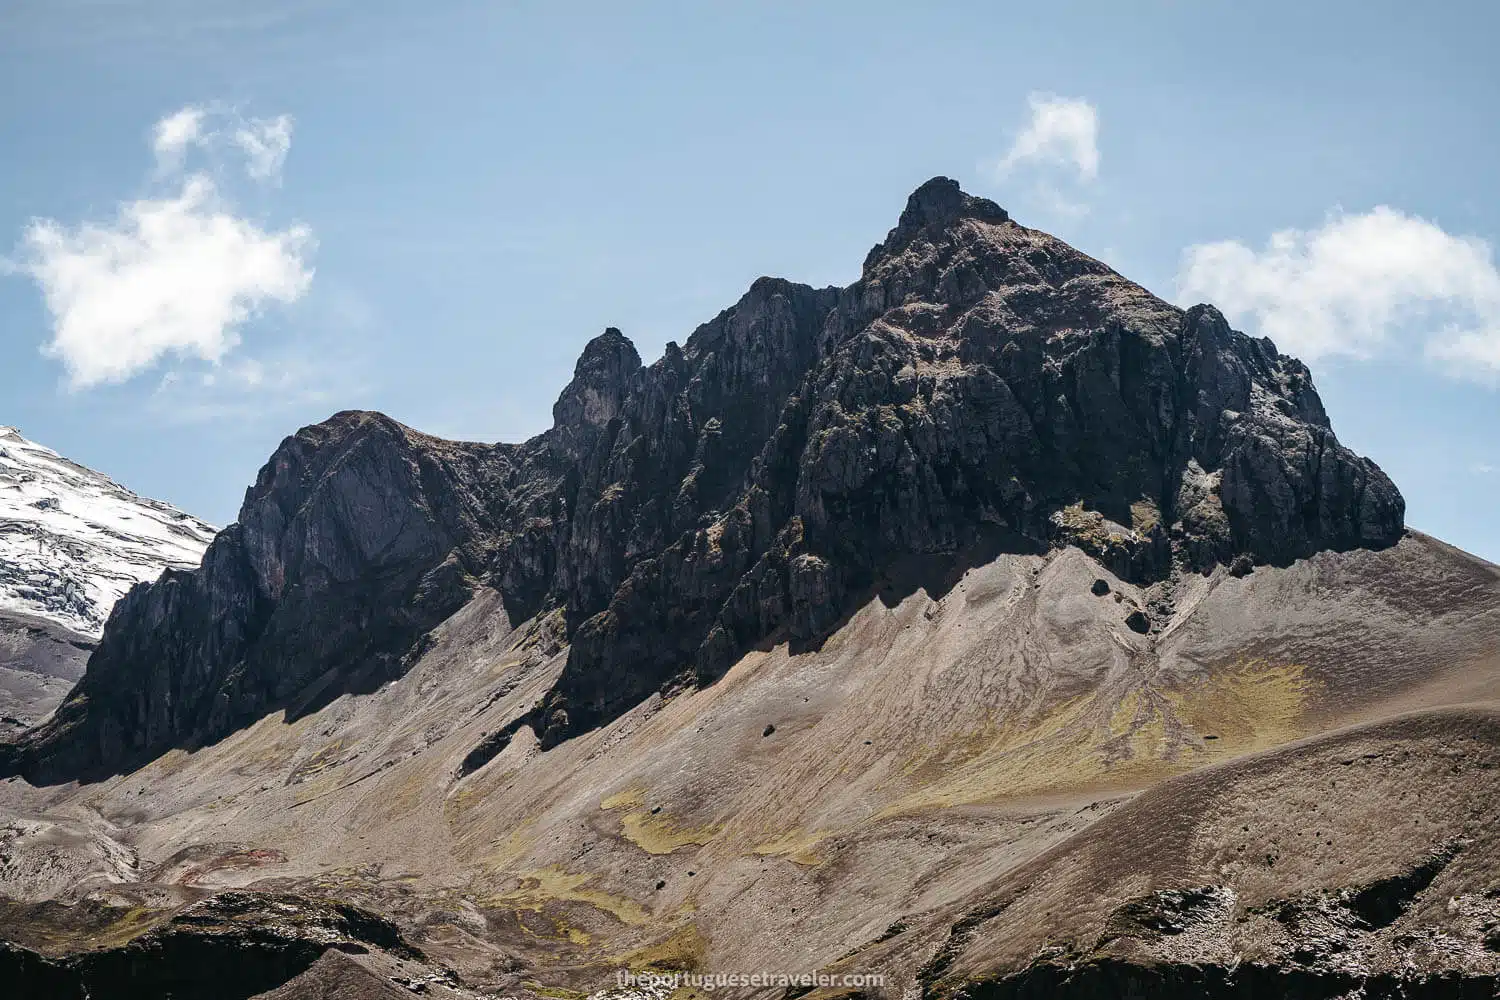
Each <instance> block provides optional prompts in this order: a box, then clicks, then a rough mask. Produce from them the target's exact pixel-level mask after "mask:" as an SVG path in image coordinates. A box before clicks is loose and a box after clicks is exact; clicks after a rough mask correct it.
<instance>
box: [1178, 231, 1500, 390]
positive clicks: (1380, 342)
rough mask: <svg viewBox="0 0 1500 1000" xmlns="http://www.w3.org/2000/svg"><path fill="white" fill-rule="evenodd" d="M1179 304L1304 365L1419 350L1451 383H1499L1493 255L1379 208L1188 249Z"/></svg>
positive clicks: (1498, 293) (1498, 284)
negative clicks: (1206, 309) (1222, 316)
mask: <svg viewBox="0 0 1500 1000" xmlns="http://www.w3.org/2000/svg"><path fill="white" fill-rule="evenodd" d="M1177 299H1178V301H1179V302H1181V303H1184V304H1188V303H1193V302H1200V301H1207V302H1212V303H1214V304H1215V305H1217V306H1219V308H1221V309H1223V310H1224V312H1225V313H1226V314H1227V315H1228V316H1229V317H1230V318H1231V319H1232V320H1233V321H1235V322H1237V323H1239V324H1242V325H1245V326H1246V327H1248V328H1251V329H1253V330H1254V331H1255V332H1256V333H1258V334H1260V335H1263V336H1268V337H1271V338H1272V339H1273V340H1275V341H1276V343H1277V344H1278V345H1279V346H1280V347H1281V348H1282V349H1283V350H1289V351H1291V352H1292V353H1294V354H1298V355H1300V356H1302V357H1303V358H1306V359H1308V360H1314V359H1317V358H1323V357H1331V356H1339V355H1342V356H1347V357H1354V358H1372V357H1377V356H1381V355H1384V354H1387V353H1391V352H1398V353H1399V352H1401V351H1403V350H1406V351H1410V350H1411V349H1412V348H1416V349H1419V351H1420V353H1422V354H1425V355H1426V356H1427V357H1428V358H1429V359H1431V360H1433V361H1434V362H1436V363H1438V364H1439V365H1440V366H1442V367H1444V368H1446V369H1447V370H1449V371H1450V372H1451V373H1453V374H1455V375H1457V376H1460V377H1468V378H1475V379H1479V380H1486V381H1487V380H1491V379H1494V378H1495V377H1496V376H1497V375H1500V271H1497V270H1496V267H1495V262H1494V259H1493V254H1492V251H1491V248H1490V245H1489V244H1488V243H1487V242H1485V241H1484V240H1481V239H1478V238H1476V237H1472V236H1455V235H1453V234H1450V233H1448V232H1446V231H1445V230H1443V229H1442V228H1441V227H1440V226H1438V225H1437V224H1436V223H1433V222H1430V221H1428V220H1426V219H1422V218H1418V217H1416V216H1413V215H1407V214H1405V213H1404V212H1401V211H1399V210H1397V209H1394V208H1390V207H1387V206H1380V207H1378V208H1375V209H1373V210H1372V211H1369V212H1365V213H1360V214H1346V213H1344V212H1334V213H1332V214H1331V215H1330V216H1329V217H1328V219H1327V221H1326V222H1325V223H1324V224H1323V225H1322V226H1321V227H1319V228H1317V229H1312V230H1298V229H1284V230H1281V231H1279V232H1276V233H1273V234H1272V235H1271V238H1270V239H1269V240H1268V241H1267V243H1266V245H1265V247H1264V249H1262V250H1254V249H1252V248H1251V247H1249V246H1247V245H1245V244H1244V243H1242V242H1240V241H1238V240H1225V241H1221V242H1217V243H1205V244H1199V245H1196V246H1192V247H1189V248H1188V249H1187V250H1186V251H1184V253H1183V255H1182V261H1181V266H1180V268H1179V270H1178V274H1177Z"/></svg>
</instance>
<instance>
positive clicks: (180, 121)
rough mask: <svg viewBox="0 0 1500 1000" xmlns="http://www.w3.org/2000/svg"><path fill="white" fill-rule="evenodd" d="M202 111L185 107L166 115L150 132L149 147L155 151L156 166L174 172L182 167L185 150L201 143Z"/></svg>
mask: <svg viewBox="0 0 1500 1000" xmlns="http://www.w3.org/2000/svg"><path fill="white" fill-rule="evenodd" d="M203 118H204V111H203V109H202V108H195V107H186V108H183V109H182V110H181V111H178V112H175V113H174V114H170V115H167V116H166V117H165V118H163V119H162V120H161V121H159V122H157V123H156V127H155V128H154V129H152V132H151V147H152V149H154V150H155V151H156V162H157V166H158V167H160V168H161V169H163V170H176V169H177V168H179V167H181V166H182V158H183V156H184V155H185V154H186V153H187V148H188V147H189V146H191V145H194V144H196V143H198V142H201V141H202V135H203Z"/></svg>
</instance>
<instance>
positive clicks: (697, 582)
mask: <svg viewBox="0 0 1500 1000" xmlns="http://www.w3.org/2000/svg"><path fill="white" fill-rule="evenodd" d="M553 417H554V420H553V426H552V427H551V429H549V430H548V431H546V432H544V433H543V434H541V435H539V436H538V437H536V438H533V439H532V440H530V441H527V442H524V443H522V444H475V443H460V442H451V441H443V440H440V439H437V438H432V437H429V436H427V435H424V434H421V433H419V432H417V431H414V430H412V429H410V428H407V427H404V426H402V425H401V424H399V423H397V422H395V421H393V420H391V419H389V418H387V417H384V416H382V415H380V414H374V413H365V412H345V413H340V414H336V415H335V416H334V417H332V418H331V419H330V420H328V421H326V422H324V423H322V424H318V425H315V426H312V427H306V428H303V429H302V430H300V431H298V432H297V433H296V434H295V435H293V436H291V437H289V438H287V439H286V440H285V441H283V442H282V444H281V445H280V447H278V448H277V450H276V452H275V454H273V455H272V457H271V459H270V461H269V462H268V463H267V465H266V466H265V468H264V469H262V471H261V473H260V475H259V477H258V478H257V481H256V483H255V485H254V486H253V487H252V488H251V489H250V490H249V491H248V492H247V494H246V498H245V503H244V505H243V507H242V509H241V512H240V517H239V521H238V522H237V523H236V524H235V525H231V526H230V527H228V528H226V529H225V530H224V531H222V532H220V533H219V535H218V536H217V537H216V538H215V539H214V541H213V543H212V545H211V546H210V547H209V549H208V551H207V553H206V554H205V556H204V559H203V563H202V566H201V568H199V569H195V570H172V571H168V572H167V573H165V574H163V576H162V577H161V579H160V580H158V581H157V582H156V583H154V584H152V585H150V586H147V587H140V588H137V589H135V590H133V591H131V593H130V594H129V595H128V596H127V597H126V598H125V599H124V600H122V601H121V602H120V604H119V606H118V608H117V610H116V612H115V614H114V615H113V617H112V618H111V620H110V622H109V625H108V627H107V628H106V630H105V634H104V636H103V638H102V640H101V642H100V644H99V648H98V650H97V651H96V652H95V653H94V655H93V657H92V658H91V660H90V662H89V667H88V671H87V674H86V675H85V676H84V678H83V680H82V681H81V682H80V683H79V684H78V686H77V687H76V688H75V689H74V691H73V692H72V693H71V694H70V695H69V696H68V698H67V700H66V701H65V702H64V703H63V704H62V705H61V706H60V707H59V708H58V710H57V711H56V712H55V713H54V714H53V716H52V717H51V718H50V719H48V720H47V721H46V722H45V723H43V724H42V725H39V726H37V727H34V728H33V729H30V730H28V731H27V732H26V733H24V734H22V735H21V736H19V737H17V738H15V739H13V740H12V741H11V742H9V743H7V744H0V773H6V774H10V775H13V776H16V777H12V778H11V779H10V780H8V781H5V782H4V783H0V811H3V813H4V814H7V815H11V816H13V817H14V819H13V820H12V821H11V822H10V825H9V827H7V828H6V829H8V831H9V832H8V833H0V855H3V857H4V861H3V862H0V864H3V867H0V889H3V892H4V895H5V896H6V897H8V898H9V900H10V901H9V902H8V903H4V904H0V935H3V936H4V937H5V938H7V939H8V940H9V941H10V942H12V944H11V946H10V947H9V949H8V950H0V968H3V969H4V970H6V971H7V972H9V973H10V974H11V975H13V976H16V977H30V978H29V979H26V978H22V979H19V980H17V981H20V982H32V983H37V984H42V983H46V984H48V988H49V989H53V990H54V992H56V993H57V995H79V996H81V995H85V991H87V995H89V996H94V997H96V998H97V997H100V996H136V995H139V996H154V995H159V994H160V993H162V992H163V991H170V992H172V994H173V995H174V996H179V997H183V996H204V997H207V996H215V997H218V996H226V995H229V994H226V993H225V992H224V990H225V989H226V988H227V987H226V985H225V975H224V971H225V969H226V968H233V969H234V970H236V974H235V977H234V979H235V983H236V985H235V986H234V992H233V995H234V996H250V995H253V994H255V993H257V992H260V991H266V990H271V989H275V990H276V992H275V994H274V995H275V996H277V997H280V998H289V997H298V996H322V995H327V993H328V990H331V989H333V988H334V987H333V986H330V985H329V984H331V983H338V982H349V983H353V982H355V981H356V980H357V981H358V982H359V983H360V984H361V985H359V986H358V987H350V988H351V989H354V988H357V989H360V990H363V991H365V992H367V993H368V994H369V995H372V996H376V995H380V996H383V995H387V993H389V992H390V991H389V990H388V989H387V986H388V984H390V983H392V982H394V983H397V984H398V985H399V986H400V988H402V989H407V990H412V991H416V992H428V993H431V994H432V995H438V996H480V995H488V993H491V992H495V991H499V992H504V993H506V994H507V995H522V994H527V995H532V996H562V995H568V996H571V995H573V994H574V993H575V992H578V991H586V990H595V989H599V988H601V987H606V986H609V985H611V984H613V983H614V973H615V970H617V969H620V968H626V967H628V968H632V969H656V970H665V969H693V970H700V971H701V970H708V971H743V972H750V971H766V970H775V971H785V972H801V971H808V972H812V971H819V970H821V971H824V972H827V973H829V974H840V975H841V974H845V973H851V974H861V975H862V974H864V973H877V974H879V975H882V976H884V977H886V981H885V982H884V983H883V984H876V985H873V986H872V985H870V984H869V983H863V985H861V986H859V987H858V989H859V990H860V991H861V992H864V993H867V994H870V995H879V996H891V997H894V996H897V995H905V994H907V993H909V992H911V991H913V990H915V991H917V992H920V993H922V994H924V995H930V996H945V995H950V994H951V995H973V994H974V993H977V992H987V993H992V994H995V995H999V996H1010V995H1017V996H1021V995H1026V996H1030V995H1040V994H1041V993H1042V992H1044V991H1046V992H1058V993H1061V994H1062V995H1067V996H1093V995H1105V994H1109V995H1114V994H1116V993H1119V992H1126V993H1128V992H1130V990H1132V989H1134V990H1135V991H1136V992H1137V993H1140V992H1142V991H1143V990H1144V991H1147V992H1149V993H1153V994H1159V995H1178V994H1182V995H1185V994H1186V993H1188V992H1189V991H1191V992H1194V993H1206V994H1208V995H1211V996H1227V995H1231V994H1233V993H1235V991H1237V990H1245V989H1249V990H1252V991H1253V990H1260V991H1262V992H1264V991H1267V990H1270V991H1273V992H1278V993H1279V994H1281V995H1308V996H1313V995H1316V996H1332V995H1343V994H1349V993H1352V992H1358V991H1361V990H1362V991H1364V993H1365V995H1368V996H1376V995H1390V992H1391V990H1393V989H1398V988H1399V989H1400V990H1410V991H1416V992H1417V993H1420V994H1421V995H1425V996H1434V997H1438V996H1461V995H1470V994H1469V993H1468V992H1465V991H1472V990H1484V989H1488V988H1491V987H1492V986H1493V984H1494V983H1495V982H1496V979H1495V977H1496V975H1497V974H1500V947H1496V946H1494V945H1495V944H1496V943H1497V942H1492V941H1491V939H1492V938H1493V937H1494V935H1493V934H1492V933H1491V932H1492V931H1493V930H1494V928H1495V927H1496V926H1500V910H1497V907H1496V904H1495V902H1494V900H1495V899H1496V895H1495V894H1494V892H1492V890H1494V888H1495V886H1496V885H1500V881H1497V874H1500V844H1497V843H1496V841H1495V839H1494V837H1493V835H1492V834H1491V833H1490V832H1489V831H1490V830H1492V829H1493V828H1495V823H1494V820H1495V818H1496V816H1495V813H1496V805H1495V803H1496V802H1497V801H1500V799H1497V798H1496V797H1495V796H1494V795H1493V794H1492V792H1493V791H1496V790H1500V789H1492V788H1491V783H1492V780H1493V778H1492V776H1493V775H1494V774H1496V773H1500V754H1497V752H1496V746H1497V744H1500V717H1497V716H1496V715H1495V714H1494V708H1493V706H1494V702H1495V699H1496V698H1497V697H1500V627H1497V626H1500V569H1497V568H1496V567H1494V566H1492V565H1490V564H1488V563H1485V562H1483V561H1482V560H1479V559H1476V558H1474V557H1472V556H1469V555H1467V554H1465V553H1462V552H1460V551H1458V550H1456V549H1453V548H1451V547H1449V546H1446V545H1444V544H1443V543H1441V542H1439V541H1437V540H1435V539H1432V538H1429V537H1427V536H1425V535H1422V534H1420V533H1417V532H1413V531H1408V530H1406V529H1405V528H1404V526H1403V515H1404V505H1403V502H1402V499H1401V496H1400V493H1399V492H1398V491H1397V489H1396V487H1395V486H1394V485H1393V484H1392V483H1391V482H1390V481H1389V479H1388V478H1387V477H1386V476H1385V475H1384V474H1383V473H1382V472H1381V471H1380V470H1379V468H1378V467H1376V466H1375V465H1374V464H1373V463H1371V462H1370V461H1368V460H1367V459H1364V458H1361V457H1359V456H1357V455H1355V454H1353V453H1352V452H1350V451H1349V450H1348V449H1347V448H1345V447H1343V446H1342V445H1340V444H1339V442H1338V440H1337V438H1336V437H1335V436H1334V434H1333V431H1332V429H1331V427H1330V424H1329V420H1328V417H1327V415H1326V414H1325V412H1324V410H1323V407H1322V404H1321V402H1320V401H1319V398H1318V395H1317V393H1316V390H1315V389H1314V387H1313V384H1312V380H1311V378H1310V376H1309V374H1308V371H1307V369H1306V368H1305V367H1304V366H1303V365H1301V364H1300V363H1299V362H1297V361H1296V360H1295V359H1292V358H1289V357H1286V356H1284V355H1282V354H1280V353H1279V352H1278V351H1277V350H1276V347H1275V345H1274V344H1272V343H1270V342H1269V341H1267V340H1255V339H1252V338H1250V337H1247V336H1245V335H1243V334H1240V333H1238V332H1235V331H1233V330H1232V329H1230V327H1229V326H1228V324H1227V323H1226V322H1225V321H1224V319H1223V317H1222V316H1221V315H1220V314H1219V313H1218V312H1217V311H1216V310H1214V309H1213V308H1212V307H1210V306H1196V307H1194V308H1192V309H1188V310H1182V309H1178V308H1176V307H1174V306H1172V305H1170V304H1168V303H1166V302H1163V301H1162V300H1160V299H1157V298H1156V297H1154V296H1152V295H1151V294H1150V293H1149V292H1147V291H1146V290H1144V289H1142V288H1140V287H1139V286H1137V285H1134V284H1132V283H1131V282H1129V281H1127V280H1126V279H1124V278H1123V277H1121V276H1120V275H1118V274H1116V273H1115V272H1113V271H1112V270H1110V269H1109V268H1108V267H1106V266H1104V265H1103V264H1101V263H1099V262H1098V261H1095V260H1093V259H1092V258H1089V257H1087V256H1086V255H1084V254H1081V253H1079V252H1078V251H1076V250H1074V249H1072V248H1071V247H1068V246H1067V245H1066V244H1064V243H1062V242H1060V241H1058V240H1056V239H1055V238H1053V237H1051V236H1048V235H1046V234H1044V233H1041V232H1038V231H1036V230H1031V229H1027V228H1025V227H1023V226H1021V225H1019V224H1017V223H1015V222H1014V221H1012V220H1011V219H1010V218H1009V217H1008V215H1007V214H1006V213H1005V212H1004V211H1003V210H1002V209H1000V208H999V207H998V206H996V205H995V204H993V203H992V202H989V201H986V200H984V199H980V198H975V197H972V196H969V195H966V194H964V193H963V192H962V191H961V190H959V188H958V185H956V184H955V183H954V182H952V181H949V180H946V179H942V178H938V179H935V180H933V181H930V182H928V183H927V184H924V185H923V186H922V187H921V188H919V189H918V190H917V191H916V192H915V193H913V194H912V196H911V197H910V199H909V200H908V202H907V205H906V208H905V211H904V212H903V213H902V214H901V217H900V220H899V222H898V223H897V225H896V227H895V228H894V229H892V230H891V231H890V233H889V235H888V236H887V238H886V239H885V240H884V241H883V242H882V243H881V244H880V245H879V246H877V247H875V248H874V249H873V250H872V251H871V253H870V255H869V256H868V258H867V259H866V261H865V265H864V269H863V273H862V276H861V278H860V280H859V281H857V282H855V283H854V284H853V285H851V286H849V287H847V288H842V289H814V288H809V287H807V286H803V285H797V284H793V283H790V282H786V281H781V280H777V279H769V278H763V279H760V280H759V281H757V282H755V283H754V284H753V285H752V286H751V288H750V289H749V291H748V292H747V293H746V295H745V296H744V297H743V298H742V299H741V300H740V301H739V302H738V303H736V304H735V305H734V306H732V307H731V308H730V309H727V310H725V311H724V312H723V313H721V314H720V315H719V316H718V317H716V318H715V319H714V320H712V321H710V322H709V323H706V324H704V325H703V326H701V327H700V328H698V330H696V331H694V333H693V334H692V336H690V337H689V338H688V339H687V340H686V341H685V343H684V344H683V345H682V346H680V347H679V346H678V345H676V344H669V345H668V346H667V348H666V350H665V352H664V354H663V356H662V357H661V358H660V359H659V360H657V361H655V362H653V363H652V364H650V365H644V364H643V363H642V361H641V359H640V357H639V355H638V354H637V352H636V350H635V348H634V347H633V346H632V345H631V344H630V342H629V341H628V340H627V339H626V338H625V337H624V336H623V335H622V334H621V333H620V332H619V331H617V330H609V331H606V332H605V333H604V334H603V335H601V336H600V337H598V338H596V339H595V340H593V341H592V342H590V343H589V345H588V346H587V347H586V348H585V350H584V352H583V355H582V357H581V358H580V360H579V362H578V365H577V368H576V371H575V374H574V377H573V380H572V381H571V382H570V383H569V385H568V386H567V387H565V388H564V390H563V392H562V394H561V396H560V397H559V399H558V402H557V405H556V406H555V407H554V411H553ZM21 778H24V779H25V780H21ZM1408 820H1410V822H1411V829H1409V830H1408V829H1407V827H1406V821H1408ZM1447 901H1452V902H1451V905H1450V903H1449V902H1447ZM329 907H339V908H341V909H329ZM330 948H331V949H334V950H337V951H341V952H343V953H344V957H342V958H329V957H328V955H331V954H332V952H330V951H329V949H330ZM320 955H322V956H324V957H322V958H320V957H319V956H320ZM349 956H353V957H349ZM121 970H130V971H129V972H128V973H127V972H124V971H121ZM1153 977H1154V978H1153ZM1393 984H1395V985H1393ZM1486 984H1488V985H1486ZM38 988H40V986H38ZM851 989H853V987H848V986H846V987H842V988H835V987H831V986H828V987H824V988H821V989H819V990H817V991H815V992H818V993H820V994H827V995H833V994H836V993H837V994H847V993H849V992H850V991H851ZM68 990H71V991H73V992H72V993H67V992H66V991H68ZM1070 990H1071V991H1072V992H1068V991H1070ZM1298 991H1301V992H1300V993H1299V992H1298ZM744 992H760V993H764V994H765V995H767V996H770V995H776V996H778V997H779V996H782V995H783V993H785V992H786V991H785V990H784V989H783V988H781V987H779V986H778V987H774V988H761V989H748V990H745V991H744ZM800 992H801V991H800V988H799V989H794V990H793V991H792V994H790V995H800ZM627 993H629V991H628V990H626V991H622V996H623V995H625V994H627ZM1405 995H1414V994H1413V993H1411V992H1407V993H1406V994H1405Z"/></svg>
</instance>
